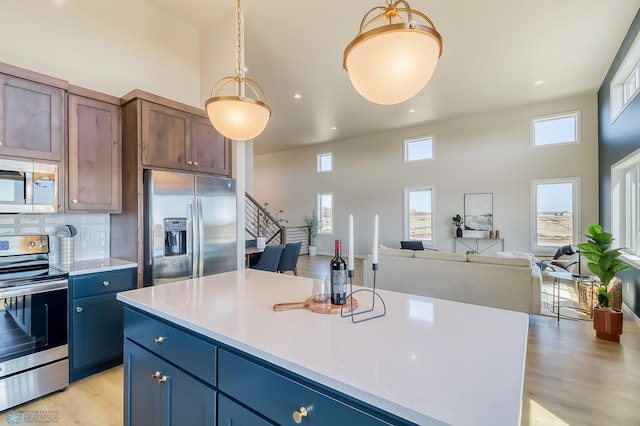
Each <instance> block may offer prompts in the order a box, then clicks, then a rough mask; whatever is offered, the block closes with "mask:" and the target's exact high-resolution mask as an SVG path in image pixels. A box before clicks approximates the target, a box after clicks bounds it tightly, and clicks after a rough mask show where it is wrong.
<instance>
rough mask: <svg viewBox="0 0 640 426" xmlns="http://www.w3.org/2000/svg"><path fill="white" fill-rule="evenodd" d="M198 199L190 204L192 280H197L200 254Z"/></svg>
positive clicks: (192, 200) (194, 199)
mask: <svg viewBox="0 0 640 426" xmlns="http://www.w3.org/2000/svg"><path fill="white" fill-rule="evenodd" d="M196 206H197V199H196V198H192V199H191V201H190V202H189V208H190V213H191V278H196V277H197V276H198V275H199V274H198V272H199V271H198V259H199V257H200V252H199V250H198V246H199V238H198V231H197V229H198V226H199V225H198V223H199V220H198V213H197V207H196Z"/></svg>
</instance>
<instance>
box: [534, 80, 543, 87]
mask: <svg viewBox="0 0 640 426" xmlns="http://www.w3.org/2000/svg"><path fill="white" fill-rule="evenodd" d="M541 84H544V80H538V81H536V82H535V83H533V85H534V86H540V85H541Z"/></svg>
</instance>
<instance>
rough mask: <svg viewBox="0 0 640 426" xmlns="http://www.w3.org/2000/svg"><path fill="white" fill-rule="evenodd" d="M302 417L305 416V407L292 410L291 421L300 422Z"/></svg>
mask: <svg viewBox="0 0 640 426" xmlns="http://www.w3.org/2000/svg"><path fill="white" fill-rule="evenodd" d="M304 417H307V409H306V408H304V407H300V409H299V410H298V411H294V412H293V421H294V422H296V424H300V423H301V422H302V419H303V418H304Z"/></svg>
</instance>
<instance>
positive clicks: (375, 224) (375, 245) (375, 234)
mask: <svg viewBox="0 0 640 426" xmlns="http://www.w3.org/2000/svg"><path fill="white" fill-rule="evenodd" d="M373 263H378V215H376V217H375V218H374V219H373Z"/></svg>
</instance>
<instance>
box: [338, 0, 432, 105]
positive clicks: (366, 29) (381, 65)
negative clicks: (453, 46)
mask: <svg viewBox="0 0 640 426" xmlns="http://www.w3.org/2000/svg"><path fill="white" fill-rule="evenodd" d="M372 13H377V15H375V16H374V17H373V18H371V19H370V20H367V19H368V18H369V16H370V15H371V14H372ZM401 14H403V15H406V19H403V17H402V16H401ZM416 18H422V19H423V20H424V21H425V22H424V23H422V24H419V23H417V22H416V21H415V19H416ZM380 23H382V26H375V25H377V24H380ZM441 54H442V37H441V36H440V33H438V31H436V27H435V25H434V24H433V22H432V21H431V19H429V18H428V17H427V16H426V15H425V14H423V13H421V12H419V11H416V10H412V9H411V7H410V6H409V4H408V3H407V2H406V1H404V0H397V1H396V2H394V3H392V0H387V6H386V7H385V6H378V7H374V8H373V9H371V10H369V11H368V12H367V13H366V14H365V15H364V18H362V22H361V24H360V31H359V32H358V35H357V36H356V38H355V39H354V40H353V41H352V42H351V43H349V45H348V46H347V48H346V49H345V51H344V56H343V62H342V67H343V68H344V69H345V70H346V71H347V73H348V74H349V79H350V80H351V84H353V86H354V87H355V89H356V90H357V91H358V93H360V95H362V96H363V97H364V98H366V99H367V100H369V101H371V102H374V103H376V104H381V105H394V104H398V103H400V102H404V101H406V100H408V99H411V98H412V97H413V96H415V95H416V94H417V93H418V92H420V91H421V90H422V89H423V88H424V86H426V84H427V82H428V81H429V79H430V78H431V76H432V75H433V72H434V71H435V68H436V65H437V63H438V59H439V58H440V55H441Z"/></svg>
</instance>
